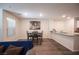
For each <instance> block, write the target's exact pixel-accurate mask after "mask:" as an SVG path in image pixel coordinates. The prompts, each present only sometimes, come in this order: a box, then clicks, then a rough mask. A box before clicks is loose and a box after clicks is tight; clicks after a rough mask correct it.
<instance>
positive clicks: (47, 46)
mask: <svg viewBox="0 0 79 59" xmlns="http://www.w3.org/2000/svg"><path fill="white" fill-rule="evenodd" d="M27 54H30V55H74V54H75V53H73V52H71V51H70V50H68V49H67V48H65V47H63V46H62V45H60V44H59V43H57V42H56V41H54V40H53V39H43V42H42V44H41V45H34V47H33V48H32V49H31V50H29V51H28V52H27Z"/></svg>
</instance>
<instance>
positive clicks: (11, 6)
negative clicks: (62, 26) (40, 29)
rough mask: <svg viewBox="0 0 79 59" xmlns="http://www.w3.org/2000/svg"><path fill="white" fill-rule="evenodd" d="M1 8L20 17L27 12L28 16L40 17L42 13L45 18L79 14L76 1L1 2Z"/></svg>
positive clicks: (78, 6)
mask: <svg viewBox="0 0 79 59" xmlns="http://www.w3.org/2000/svg"><path fill="white" fill-rule="evenodd" d="M0 8H3V9H6V10H8V11H11V12H13V13H14V14H15V15H17V16H19V17H21V14H22V13H25V12H27V13H28V15H27V17H26V18H31V17H34V18H35V17H39V14H40V13H42V14H43V15H44V18H46V17H53V18H57V17H61V16H62V15H63V14H66V15H67V16H70V17H76V16H79V4H74V3H73V4H72V3H70V4H68V3H63V4H61V3H60V4H59V3H0Z"/></svg>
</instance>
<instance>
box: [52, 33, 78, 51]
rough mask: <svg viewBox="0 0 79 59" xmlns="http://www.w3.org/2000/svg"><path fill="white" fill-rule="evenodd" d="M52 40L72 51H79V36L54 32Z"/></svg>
mask: <svg viewBox="0 0 79 59" xmlns="http://www.w3.org/2000/svg"><path fill="white" fill-rule="evenodd" d="M51 34H52V39H53V40H55V41H56V42H58V43H59V44H61V45H63V46H64V47H66V48H68V49H69V50H71V51H79V35H78V34H67V33H60V32H54V33H53V32H52V33H51Z"/></svg>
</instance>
